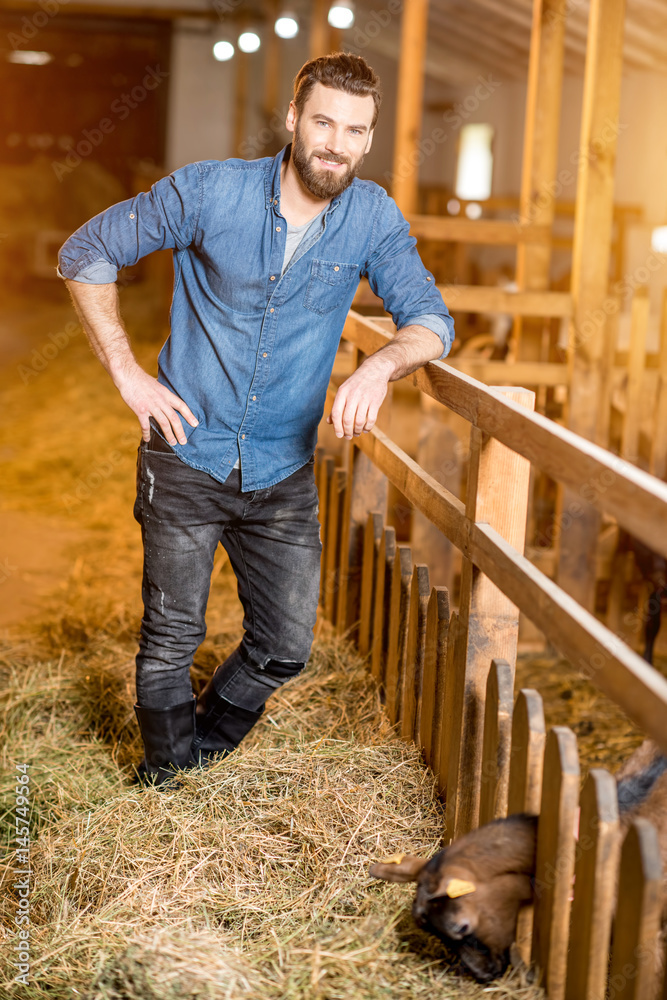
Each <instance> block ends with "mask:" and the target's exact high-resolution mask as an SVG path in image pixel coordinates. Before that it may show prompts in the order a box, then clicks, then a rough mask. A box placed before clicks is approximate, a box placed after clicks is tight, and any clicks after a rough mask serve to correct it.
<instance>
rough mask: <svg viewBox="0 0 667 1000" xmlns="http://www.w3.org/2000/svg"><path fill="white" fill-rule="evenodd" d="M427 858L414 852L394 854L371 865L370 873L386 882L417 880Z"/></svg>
mask: <svg viewBox="0 0 667 1000" xmlns="http://www.w3.org/2000/svg"><path fill="white" fill-rule="evenodd" d="M427 860H428V858H416V857H415V856H414V855H413V854H394V855H393V856H392V857H391V858H385V859H384V861H378V862H376V864H374V865H371V867H370V868H369V874H370V875H372V876H373V878H381V879H384V881H385V882H416V881H417V879H418V877H419V873H420V871H421V870H422V868H423V867H424V865H425V864H426V862H427Z"/></svg>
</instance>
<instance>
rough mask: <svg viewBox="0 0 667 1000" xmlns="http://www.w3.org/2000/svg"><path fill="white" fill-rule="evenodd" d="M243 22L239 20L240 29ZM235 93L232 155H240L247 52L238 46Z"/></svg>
mask: <svg viewBox="0 0 667 1000" xmlns="http://www.w3.org/2000/svg"><path fill="white" fill-rule="evenodd" d="M244 29H245V22H244V21H241V31H243V30H244ZM234 58H235V61H236V93H235V95H234V97H235V101H234V155H235V156H241V155H242V154H241V148H242V146H243V144H244V140H245V138H246V109H247V106H248V69H249V66H248V58H249V57H248V54H247V52H241V50H240V49H239V48H237V50H236V54H235V57H234Z"/></svg>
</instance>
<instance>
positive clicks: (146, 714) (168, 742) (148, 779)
mask: <svg viewBox="0 0 667 1000" xmlns="http://www.w3.org/2000/svg"><path fill="white" fill-rule="evenodd" d="M196 704H197V699H196V698H195V697H194V695H193V696H192V699H191V700H190V701H186V702H183V704H181V705H175V706H174V707H173V708H165V709H154V708H142V707H141V706H140V705H135V706H134V711H135V714H136V716H137V722H138V723H139V729H140V730H141V736H142V739H143V741H144V751H145V756H144V759H143V760H142V762H141V764H139V766H138V767H137V782H138V783H139V784H142V785H162V784H164V783H165V782H169V784H170V785H172V787H178V783H177V782H174V780H173V778H174V772H175V771H176V770H177V769H178V768H188V767H194V766H196V760H195V759H194V757H193V756H192V753H191V747H192V740H193V737H194V735H195V706H196Z"/></svg>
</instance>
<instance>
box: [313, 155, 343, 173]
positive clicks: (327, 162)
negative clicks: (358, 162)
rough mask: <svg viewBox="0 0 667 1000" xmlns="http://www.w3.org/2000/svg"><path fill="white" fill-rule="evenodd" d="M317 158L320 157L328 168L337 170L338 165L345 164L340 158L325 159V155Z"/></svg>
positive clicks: (321, 161)
mask: <svg viewBox="0 0 667 1000" xmlns="http://www.w3.org/2000/svg"><path fill="white" fill-rule="evenodd" d="M316 159H318V160H319V161H320V163H321V164H323V166H324V167H326V168H327V169H328V170H336V169H337V168H338V167H344V166H345V163H344V162H340V161H339V160H325V159H324V157H323V156H317V157H316Z"/></svg>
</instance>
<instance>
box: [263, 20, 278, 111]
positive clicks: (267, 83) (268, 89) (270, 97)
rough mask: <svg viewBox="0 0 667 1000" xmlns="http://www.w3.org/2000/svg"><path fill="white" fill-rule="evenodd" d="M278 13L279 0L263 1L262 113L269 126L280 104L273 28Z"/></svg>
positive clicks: (275, 36) (276, 38)
mask: <svg viewBox="0 0 667 1000" xmlns="http://www.w3.org/2000/svg"><path fill="white" fill-rule="evenodd" d="M279 12H280V8H279V0H264V13H265V15H266V22H267V27H268V31H267V35H268V37H267V38H266V42H265V54H264V100H263V105H264V107H263V109H262V110H263V112H264V118H265V121H266V125H267V126H268V125H270V122H271V119H272V118H273V116H274V114H276V112H277V111H278V110H279V108H278V105H279V103H280V52H281V47H280V41H281V40H280V38H279V37H278V35H276V33H275V31H274V29H273V26H274V24H275V22H276V18H277V17H278V15H279Z"/></svg>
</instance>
